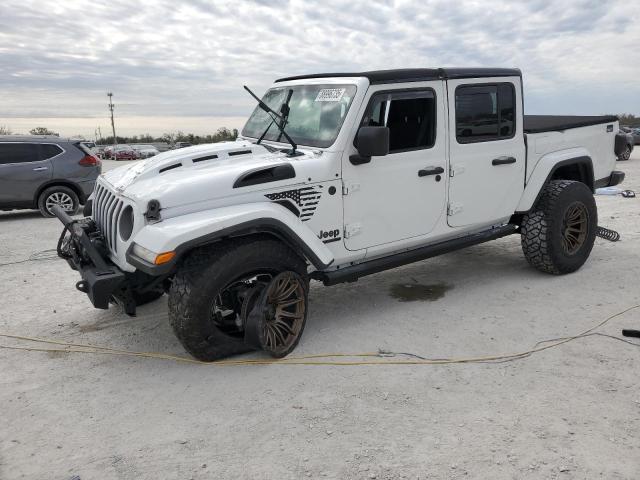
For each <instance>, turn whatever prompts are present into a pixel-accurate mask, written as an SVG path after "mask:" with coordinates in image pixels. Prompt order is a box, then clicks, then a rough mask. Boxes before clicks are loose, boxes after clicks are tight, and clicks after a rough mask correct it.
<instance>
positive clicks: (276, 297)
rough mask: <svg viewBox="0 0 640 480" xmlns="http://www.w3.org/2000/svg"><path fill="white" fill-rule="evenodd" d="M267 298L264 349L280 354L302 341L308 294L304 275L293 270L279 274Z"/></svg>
mask: <svg viewBox="0 0 640 480" xmlns="http://www.w3.org/2000/svg"><path fill="white" fill-rule="evenodd" d="M264 298H265V301H266V305H265V318H264V324H263V330H262V332H261V336H262V343H263V348H264V349H265V350H267V351H268V352H269V353H271V354H272V355H274V356H280V355H282V354H283V353H284V352H287V351H288V350H289V349H290V348H291V346H292V345H294V344H295V343H296V342H297V341H298V338H299V336H300V334H301V333H302V329H303V328H304V320H305V314H306V294H305V288H304V283H303V281H302V278H301V277H300V276H299V275H298V274H296V273H294V272H290V271H288V272H282V273H280V274H278V275H276V276H275V277H274V278H273V280H272V281H271V282H270V283H269V285H268V286H267V291H266V292H265V297H264Z"/></svg>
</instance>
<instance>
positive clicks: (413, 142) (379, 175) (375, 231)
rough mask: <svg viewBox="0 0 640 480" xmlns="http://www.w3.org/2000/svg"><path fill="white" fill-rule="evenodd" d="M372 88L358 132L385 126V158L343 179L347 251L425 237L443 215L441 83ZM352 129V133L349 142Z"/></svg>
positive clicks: (350, 170) (346, 164)
mask: <svg viewBox="0 0 640 480" xmlns="http://www.w3.org/2000/svg"><path fill="white" fill-rule="evenodd" d="M389 87H390V85H374V86H371V87H370V89H369V91H368V93H367V101H366V102H365V103H364V105H366V107H365V109H364V110H363V111H362V112H361V113H360V123H359V126H386V127H388V128H389V130H390V145H389V154H388V155H386V156H384V157H372V159H371V162H369V163H365V164H362V165H353V164H352V163H351V162H350V161H349V156H350V155H351V154H353V153H356V149H355V147H354V146H353V145H351V148H348V149H346V150H345V154H344V157H343V161H342V174H343V182H344V186H345V193H346V196H345V197H344V203H343V205H344V222H345V240H344V243H345V246H346V248H347V249H349V250H360V249H363V248H367V247H372V246H376V245H382V244H386V243H391V242H395V241H399V240H403V239H407V238H411V237H417V236H422V235H427V234H428V233H429V232H431V230H433V228H434V226H435V225H436V223H437V222H438V219H440V218H441V217H442V215H443V213H444V207H445V201H446V187H445V185H446V181H445V176H444V175H445V174H444V172H445V169H446V158H447V157H446V146H447V142H446V134H445V127H446V125H445V119H446V116H445V114H444V108H443V105H444V85H443V82H441V81H434V82H423V83H420V84H416V83H412V84H408V85H407V86H406V87H405V86H402V85H398V86H394V88H393V89H390V88H389ZM356 135H357V128H356V129H354V138H355V136H356Z"/></svg>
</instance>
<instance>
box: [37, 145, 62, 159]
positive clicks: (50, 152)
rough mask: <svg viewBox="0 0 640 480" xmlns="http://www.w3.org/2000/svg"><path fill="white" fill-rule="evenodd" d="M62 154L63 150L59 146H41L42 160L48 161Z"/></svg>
mask: <svg viewBox="0 0 640 480" xmlns="http://www.w3.org/2000/svg"><path fill="white" fill-rule="evenodd" d="M61 153H62V148H60V147H59V146H58V145H52V144H49V143H43V144H41V145H40V160H47V159H49V158H52V157H55V156H56V155H60V154H61Z"/></svg>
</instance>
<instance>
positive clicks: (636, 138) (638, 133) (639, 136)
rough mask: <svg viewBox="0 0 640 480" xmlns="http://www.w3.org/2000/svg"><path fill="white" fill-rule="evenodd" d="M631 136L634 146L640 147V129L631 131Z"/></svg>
mask: <svg viewBox="0 0 640 480" xmlns="http://www.w3.org/2000/svg"><path fill="white" fill-rule="evenodd" d="M631 134H632V135H633V143H634V145H640V128H634V129H632V131H631Z"/></svg>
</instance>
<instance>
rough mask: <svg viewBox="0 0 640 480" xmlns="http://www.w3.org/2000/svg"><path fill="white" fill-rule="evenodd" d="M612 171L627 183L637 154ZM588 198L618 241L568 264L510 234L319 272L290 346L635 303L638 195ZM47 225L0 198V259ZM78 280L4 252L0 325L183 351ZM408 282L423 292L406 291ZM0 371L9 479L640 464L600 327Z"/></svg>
mask: <svg viewBox="0 0 640 480" xmlns="http://www.w3.org/2000/svg"><path fill="white" fill-rule="evenodd" d="M618 168H620V169H623V170H625V171H626V172H627V180H626V181H625V183H624V184H623V185H624V186H625V187H626V188H630V189H634V190H635V191H637V192H638V193H639V194H640V154H639V153H634V156H633V157H632V159H631V160H630V161H629V162H620V163H618ZM597 202H598V206H599V212H600V224H601V225H603V226H606V227H610V228H613V229H615V230H618V231H619V232H620V233H621V235H622V241H620V242H618V243H609V242H606V241H604V240H600V239H598V240H597V241H596V246H595V247H594V250H593V253H592V255H591V258H590V260H589V262H588V263H587V264H586V265H585V266H584V267H583V268H582V269H581V270H580V271H579V272H577V273H575V274H572V275H568V276H562V277H554V276H549V275H545V274H542V273H539V272H537V271H534V270H533V269H531V268H530V267H529V266H528V265H527V263H526V262H525V260H524V258H523V256H522V252H521V250H520V241H519V238H518V237H516V236H513V237H508V238H504V239H501V240H498V241H495V242H492V243H488V244H484V245H480V246H477V247H474V248H470V249H467V250H464V251H460V252H456V253H451V254H448V255H444V256H442V257H439V258H436V259H432V260H429V261H425V262H420V263H416V264H413V265H409V266H406V267H403V268H399V269H396V270H393V271H389V272H385V273H381V274H377V275H374V276H371V277H368V278H365V279H362V280H360V281H359V282H357V283H354V284H347V285H342V286H336V287H329V288H324V287H322V286H320V285H317V284H316V285H313V286H312V291H311V314H310V318H309V321H308V323H307V329H306V331H305V334H304V337H303V339H302V341H301V343H300V345H299V347H298V349H297V350H296V353H297V354H312V353H320V352H362V351H375V350H377V349H378V348H384V349H389V350H394V351H403V352H414V353H417V354H420V355H424V356H429V357H460V356H476V355H488V354H498V353H510V352H516V351H522V350H526V349H528V348H530V347H531V346H533V345H534V344H535V343H536V342H537V341H539V340H543V339H548V338H553V337H559V336H565V335H569V334H576V333H579V332H581V331H583V330H585V329H587V328H589V327H591V326H593V325H594V324H597V323H598V322H600V321H601V320H602V319H604V318H606V317H607V316H609V315H611V314H613V313H616V312H618V311H621V310H623V309H625V308H627V307H630V306H632V305H636V304H640V290H639V288H638V269H639V268H640V257H639V255H640V244H639V243H638V236H639V234H640V208H639V203H638V202H640V197H639V198H636V199H624V198H621V197H602V196H598V197H597ZM59 232H60V224H59V222H58V221H57V220H55V219H43V218H41V217H40V215H39V214H38V213H36V212H7V213H3V214H0V245H2V247H3V248H2V250H1V251H0V263H6V262H13V261H19V260H23V259H25V258H27V257H29V255H31V254H33V253H34V252H39V251H42V250H45V249H51V248H54V247H55V242H56V239H57V235H58V234H59ZM77 280H78V277H77V274H76V273H75V272H72V271H71V270H70V269H69V268H68V267H67V266H66V265H65V264H64V263H63V262H62V261H59V260H48V261H37V262H26V263H20V264H15V265H5V266H2V267H0V283H1V284H2V296H1V297H0V312H2V316H1V317H0V331H2V332H4V333H12V334H21V335H30V336H39V337H47V338H56V339H63V340H65V341H74V342H81V343H94V344H99V345H109V346H112V347H116V348H122V349H129V350H144V351H157V352H166V353H171V354H177V355H184V354H185V353H184V351H183V350H182V348H181V346H180V345H179V344H178V342H177V341H176V339H175V338H174V336H173V334H172V332H171V329H170V327H169V325H168V321H167V314H166V298H163V299H162V300H159V301H157V302H155V303H153V304H151V305H148V306H145V307H142V308H141V309H140V310H139V316H138V317H137V318H134V319H131V318H128V317H127V316H125V315H124V314H123V313H121V312H120V311H119V310H118V309H115V308H112V309H110V310H108V311H101V310H95V309H93V308H92V307H91V305H90V303H89V301H88V300H87V299H86V297H84V295H82V294H80V293H79V292H77V291H76V290H75V288H74V284H75V282H76V281H77ZM408 284H410V285H413V288H414V289H416V288H417V289H422V290H423V291H425V292H426V293H427V295H423V296H422V297H424V298H423V299H422V300H414V301H406V298H404V296H403V295H404V293H403V290H406V287H404V286H405V285H408ZM416 285H417V286H416ZM419 296H420V295H419ZM625 326H626V327H629V328H640V309H639V310H636V311H632V312H629V313H627V314H626V315H625V316H624V317H622V318H618V319H616V320H614V321H612V322H611V323H610V324H608V325H606V326H605V327H604V328H603V329H602V331H603V332H605V333H609V334H612V335H619V333H620V329H621V328H622V327H625ZM0 343H1V344H5V345H7V344H12V345H14V344H15V342H11V341H9V340H6V339H2V340H0ZM251 356H253V357H255V356H257V355H251ZM0 368H1V369H0V405H1V406H2V415H1V416H0V478H1V479H4V480H8V479H16V478H29V479H47V480H49V479H64V480H69V479H71V478H74V479H77V478H78V477H79V478H80V479H82V480H86V479H154V480H155V479H159V478H162V479H205V478H207V479H213V478H216V479H227V478H246V479H278V480H280V479H300V478H335V479H374V478H378V479H397V478H410V479H426V478H478V479H541V478H545V479H552V478H561V479H565V478H566V479H574V478H577V479H593V478H603V479H637V478H640V385H639V382H640V349H638V348H637V347H634V346H630V345H626V344H624V343H621V342H616V341H614V340H611V339H607V338H604V337H589V338H585V339H581V340H578V341H575V342H573V343H570V344H566V345H563V346H561V347H559V348H555V349H552V350H548V351H545V352H542V353H539V354H536V355H535V356H532V357H530V358H527V359H525V360H519V361H513V362H507V363H500V364H466V365H447V366H425V365H422V366H357V367H355V366H352V367H344V366H343V367H338V366H331V367H327V366H322V367H319V366H315V367H314V366H278V365H270V366H253V367H247V366H243V367H216V366H201V365H189V364H181V363H174V362H171V361H163V360H155V359H145V358H130V357H115V356H109V355H85V354H60V353H58V354H55V353H42V352H24V351H15V350H4V349H0Z"/></svg>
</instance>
